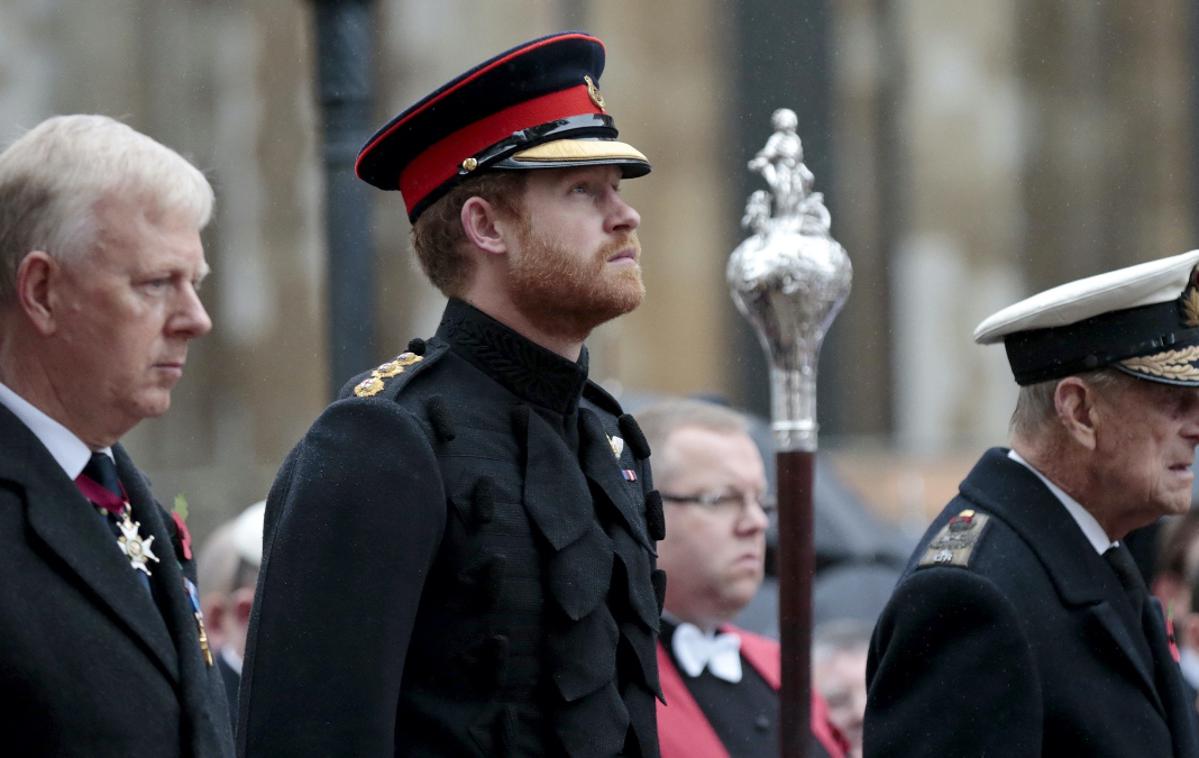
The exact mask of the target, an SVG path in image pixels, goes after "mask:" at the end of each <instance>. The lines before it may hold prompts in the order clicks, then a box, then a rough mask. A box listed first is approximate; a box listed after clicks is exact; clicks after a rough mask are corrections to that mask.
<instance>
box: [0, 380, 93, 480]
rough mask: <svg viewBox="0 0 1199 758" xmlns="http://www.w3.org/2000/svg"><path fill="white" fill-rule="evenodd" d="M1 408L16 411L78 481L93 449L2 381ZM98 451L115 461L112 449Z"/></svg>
mask: <svg viewBox="0 0 1199 758" xmlns="http://www.w3.org/2000/svg"><path fill="white" fill-rule="evenodd" d="M0 405H3V406H4V407H5V408H7V409H8V410H10V411H12V414H13V415H14V416H16V417H17V418H18V419H20V421H21V423H22V424H24V425H25V426H27V427H29V431H31V432H33V436H35V437H37V438H38V441H39V442H41V443H42V445H43V446H44V447H45V448H46V450H48V451H50V455H52V456H54V460H56V461H58V465H59V466H61V467H62V470H63V471H64V472H65V473H66V475H67V478H68V479H70V480H71V481H74V480H75V478H76V477H78V476H79V474H81V473H82V472H83V467H84V466H86V465H87V462H88V459H90V458H91V457H92V450H91V448H89V447H88V446H87V445H86V444H84V442H83V440H81V439H79V438H78V437H76V436H75V435H74V433H72V432H71V430H70V429H67V428H66V427H65V426H63V425H62V424H60V423H58V422H57V421H55V420H54V419H52V418H50V417H49V416H47V415H46V414H45V413H43V412H42V411H41V410H40V409H39V408H37V407H36V406H34V405H33V404H32V403H30V402H29V401H28V400H26V399H25V398H23V397H21V396H20V395H18V394H17V393H15V392H13V391H12V390H11V389H10V388H8V387H7V386H5V385H4V383H3V382H0ZM98 452H101V453H104V454H106V455H107V456H108V457H109V458H112V448H108V447H106V448H103V449H101V450H100V451H98Z"/></svg>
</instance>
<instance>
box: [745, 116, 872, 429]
mask: <svg viewBox="0 0 1199 758" xmlns="http://www.w3.org/2000/svg"><path fill="white" fill-rule="evenodd" d="M771 124H772V126H773V127H774V133H773V134H771V135H770V138H769V139H767V140H766V144H765V145H764V146H763V147H762V149H761V150H759V151H758V153H757V155H755V156H754V158H753V160H751V161H750V162H749V169H750V170H751V171H755V172H757V173H759V174H761V175H762V177H763V178H764V179H765V180H766V184H767V185H768V186H769V187H770V189H769V190H756V191H755V192H753V193H752V194H750V196H749V199H748V200H747V201H746V204H745V216H744V217H743V218H742V220H741V223H742V225H743V226H744V227H746V228H747V229H750V230H751V231H752V232H753V235H752V236H750V237H749V238H748V239H746V240H745V241H744V242H742V243H741V244H740V245H738V246H737V249H736V250H734V251H733V254H732V256H731V257H730V258H729V266H728V281H729V290H730V293H731V294H732V297H733V302H734V303H736V305H737V310H739V311H741V314H742V315H743V316H745V317H746V318H747V319H749V321H750V323H751V324H753V326H754V330H755V331H757V333H758V339H759V340H760V341H761V343H762V347H763V349H765V350H766V353H767V356H768V358H769V359H770V366H771V405H772V408H773V413H772V415H773V422H774V432H775V438H776V442H777V443H778V450H780V451H786V450H815V449H816V433H817V425H816V364H817V358H818V356H819V354H820V345H821V343H822V342H823V341H824V335H825V333H826V332H827V331H828V327H829V326H830V325H831V324H832V322H833V318H835V317H836V315H837V312H838V311H839V310H840V309H841V306H842V304H844V302H845V298H846V297H848V296H849V287H850V282H851V280H852V279H853V268H852V267H851V266H850V263H849V256H848V255H846V253H845V248H843V247H841V244H840V243H839V242H837V241H836V240H835V239H833V238H832V236H831V235H830V234H829V223H830V221H831V217H830V216H829V212H828V209H827V208H825V207H824V196H823V195H821V193H819V192H813V191H812V185H813V182H814V180H815V177H813V175H812V172H811V171H809V170H808V167H807V166H805V165H804V162H803V144H802V143H801V142H800V139H799V135H798V134H796V132H795V129H796V126H797V124H798V120H797V119H796V117H795V112H794V111H792V110H789V109H787V108H780V109H778V110H776V111H775V112H774V115H773V116H772V117H771Z"/></svg>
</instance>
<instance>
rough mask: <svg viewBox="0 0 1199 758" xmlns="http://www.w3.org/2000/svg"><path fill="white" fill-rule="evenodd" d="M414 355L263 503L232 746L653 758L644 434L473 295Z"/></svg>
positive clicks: (351, 399)
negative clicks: (479, 306)
mask: <svg viewBox="0 0 1199 758" xmlns="http://www.w3.org/2000/svg"><path fill="white" fill-rule="evenodd" d="M410 349H411V351H410V352H408V353H405V354H403V355H401V356H399V357H397V358H396V359H395V360H393V361H389V362H387V363H385V364H383V365H382V366H380V367H379V368H377V369H375V370H374V371H372V372H370V373H369V374H367V375H364V376H363V377H361V378H360V379H358V380H356V381H355V382H353V383H351V388H349V389H348V391H347V392H345V393H343V395H344V398H343V399H341V400H339V401H337V402H335V403H334V404H333V405H331V406H330V407H329V408H328V409H327V410H326V411H325V413H324V414H323V415H322V416H321V417H320V418H319V419H318V420H317V421H316V422H315V424H314V425H313V426H312V428H311V429H310V430H309V431H308V433H307V435H306V436H305V437H304V439H303V440H302V441H301V442H300V444H299V445H298V446H297V447H296V448H295V449H294V450H293V451H292V453H291V455H290V456H289V457H288V458H287V460H286V462H285V463H284V465H283V468H282V469H281V471H280V472H279V475H278V477H277V479H276V481H275V485H274V486H273V488H272V489H271V493H270V496H269V498H268V501H267V511H266V538H265V541H264V550H263V561H262V568H261V573H260V575H259V583H258V590H257V600H256V603H255V610H254V614H253V617H252V619H251V624H250V632H249V638H248V642H247V653H246V661H245V666H244V668H243V673H242V689H241V698H240V699H241V703H240V729H239V734H238V740H239V750H240V751H241V752H242V753H244V754H245V755H249V756H259V755H263V756H268V755H269V756H274V755H287V756H329V755H354V756H385V755H393V754H394V755H446V756H449V755H452V756H503V755H519V756H538V755H554V756H559V755H578V756H611V755H617V754H624V755H646V756H654V755H657V735H656V727H655V720H654V697H655V695H656V694H658V692H659V687H658V677H657V665H656V656H655V649H654V641H655V632H656V630H657V626H658V618H659V613H660V610H661V595H660V594H658V595H655V589H658V590H661V589H662V588H663V586H664V585H663V584H662V578H661V575H660V572H657V570H656V569H655V560H656V557H655V556H656V552H655V539H656V538H657V537H659V536H660V533H661V524H662V514H661V501H660V499H658V498H656V497H654V496H650V497H649V503H650V506H649V507H648V510H647V504H646V503H647V494H648V491H649V488H650V486H651V485H650V480H649V470H648V466H647V465H646V461H645V458H646V456H648V450H647V449H646V448H645V445H644V442H643V438H642V437H641V434H640V431H639V430H638V429H637V428H636V425H635V424H634V423H632V420H631V417H626V416H622V414H621V411H620V408H619V406H618V405H617V404H616V402H615V401H614V400H612V398H610V397H609V396H608V395H607V394H606V393H604V392H603V391H602V390H600V389H599V388H598V387H597V386H596V385H594V384H592V383H590V382H589V381H588V380H587V376H586V353H585V352H584V355H583V357H582V358H581V359H580V362H579V363H575V362H571V361H567V360H565V359H563V358H561V357H560V356H558V355H556V354H554V353H551V352H549V351H547V350H544V349H542V348H540V347H538V346H537V345H535V344H533V343H531V342H529V341H528V340H525V339H524V338H523V337H521V336H520V335H518V334H516V333H515V332H513V331H511V330H509V329H507V328H506V327H504V326H503V325H501V324H499V323H498V322H496V321H494V320H492V319H490V318H489V317H487V316H486V315H484V314H483V313H481V312H479V311H477V310H475V309H474V308H472V307H470V306H469V305H467V304H465V303H462V302H460V301H456V300H451V301H450V303H449V305H448V307H447V309H446V313H445V316H444V318H443V320H442V323H441V326H440V327H439V329H438V333H437V336H436V337H435V338H433V339H431V340H429V341H428V343H420V344H414V345H411V346H410ZM647 517H648V521H647ZM655 583H656V585H655Z"/></svg>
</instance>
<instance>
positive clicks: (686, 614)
mask: <svg viewBox="0 0 1199 758" xmlns="http://www.w3.org/2000/svg"><path fill="white" fill-rule="evenodd" d="M637 419H638V423H639V424H640V425H641V428H642V431H643V432H644V433H645V435H646V439H647V441H648V442H649V445H650V449H651V450H653V455H654V480H655V482H656V483H657V485H658V489H659V492H660V493H661V495H662V501H663V503H664V511H665V519H666V538H665V539H664V540H662V541H661V542H659V543H658V565H659V567H660V568H662V569H664V570H665V571H666V574H667V582H666V602H665V611H664V613H663V619H662V630H661V637H660V641H659V645H658V671H659V677H660V680H661V684H662V692H663V695H664V696H665V698H666V703H665V705H663V704H661V703H660V704H659V705H658V737H659V741H660V744H661V749H662V758H671V757H672V756H680V757H681V756H720V755H732V756H742V755H744V756H760V755H776V754H777V753H778V721H779V715H778V710H779V700H778V687H779V678H780V672H779V668H780V664H779V645H778V643H777V642H776V641H774V640H770V639H767V638H765V637H761V636H759V635H756V634H752V633H750V632H747V631H745V630H742V629H737V628H735V627H733V626H731V625H730V624H729V621H730V620H731V619H732V618H733V617H734V616H736V615H737V613H738V612H739V611H740V610H741V609H742V608H744V607H745V605H746V604H747V603H748V602H749V601H750V600H751V599H752V598H753V596H754V594H755V593H756V592H757V591H758V587H759V586H760V585H761V583H762V576H763V572H764V570H765V556H766V527H767V525H768V524H769V521H770V513H771V512H772V511H773V509H774V505H773V503H772V502H771V501H770V500H769V499H768V497H767V492H766V488H767V486H766V470H765V467H764V465H763V463H762V456H761V454H760V453H759V452H758V448H757V445H756V444H755V443H754V441H753V439H752V438H751V437H750V436H749V433H748V430H747V425H746V421H745V419H744V417H742V416H741V415H740V414H738V413H735V412H734V411H731V410H729V409H727V408H724V407H721V406H718V405H713V404H711V403H704V402H699V401H695V400H670V401H665V402H662V403H659V404H657V405H654V406H651V407H649V408H646V409H645V410H644V411H642V412H640V413H638V414H637ZM812 725H813V742H814V744H813V745H812V747H811V748H810V750H809V754H810V755H813V756H823V755H829V756H842V755H844V749H845V747H846V744H845V742H844V738H843V737H841V735H840V734H839V733H838V732H837V731H836V729H835V728H834V727H832V725H831V724H830V723H829V722H828V720H827V716H826V711H825V708H824V704H823V702H822V701H819V700H818V699H814V701H813V708H812Z"/></svg>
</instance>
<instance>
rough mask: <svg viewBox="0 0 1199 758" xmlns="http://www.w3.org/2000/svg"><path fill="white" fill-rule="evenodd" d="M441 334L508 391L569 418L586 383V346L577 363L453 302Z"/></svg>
mask: <svg viewBox="0 0 1199 758" xmlns="http://www.w3.org/2000/svg"><path fill="white" fill-rule="evenodd" d="M437 336H438V337H439V338H441V339H443V340H445V341H446V342H448V343H449V344H450V347H451V349H452V350H453V351H454V352H455V353H457V354H458V355H460V356H462V357H463V358H465V359H466V360H467V361H469V362H470V363H471V364H472V365H474V366H475V367H476V368H478V369H479V370H480V371H483V372H484V373H486V374H487V375H488V376H490V377H492V378H493V379H495V380H496V381H498V382H499V383H500V384H502V385H503V386H504V387H505V388H506V389H507V390H508V391H509V392H511V393H512V394H514V395H516V396H517V397H520V398H523V399H524V400H527V401H529V402H530V403H533V404H535V405H540V406H542V407H544V408H548V409H550V410H553V411H556V412H558V413H561V414H569V413H572V412H573V411H575V410H576V409H577V408H578V404H579V396H580V394H581V393H582V391H583V385H584V384H586V383H587V348H586V347H584V348H583V349H582V351H581V352H580V353H579V360H578V362H577V363H576V362H573V361H568V360H567V359H565V358H563V357H562V356H560V355H558V354H557V353H555V352H553V351H552V350H547V349H545V348H544V347H542V346H540V345H538V344H536V343H534V342H532V341H530V340H529V339H527V338H525V337H523V336H521V335H520V334H519V333H517V332H515V331H513V330H512V329H510V328H508V327H507V326H504V325H503V324H501V323H500V322H499V321H496V320H495V319H493V318H491V317H490V316H488V315H487V314H486V313H483V312H482V311H480V310H479V309H478V308H475V307H474V306H472V305H470V304H469V303H466V302H464V301H462V300H458V299H455V298H450V301H449V302H448V303H447V304H446V307H445V313H444V314H443V315H442V317H441V325H440V326H438V327H437Z"/></svg>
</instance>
